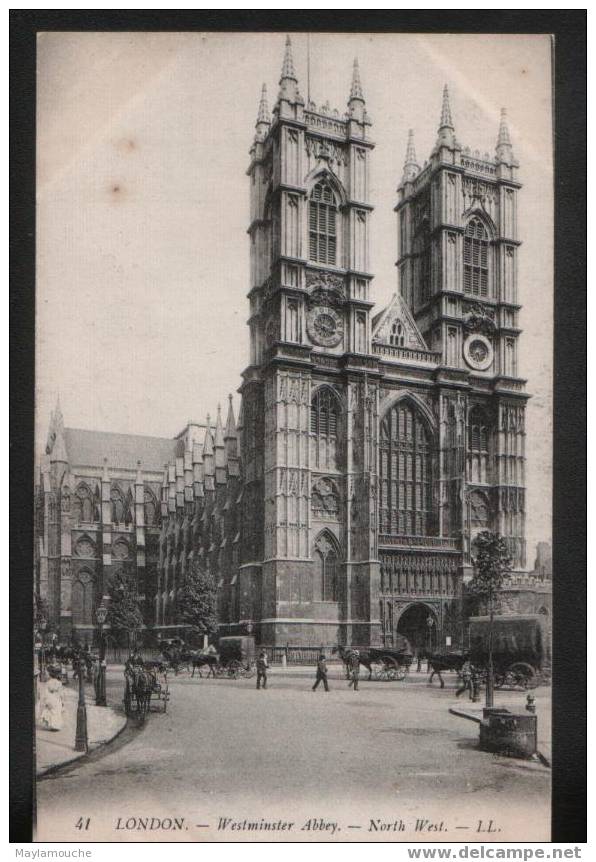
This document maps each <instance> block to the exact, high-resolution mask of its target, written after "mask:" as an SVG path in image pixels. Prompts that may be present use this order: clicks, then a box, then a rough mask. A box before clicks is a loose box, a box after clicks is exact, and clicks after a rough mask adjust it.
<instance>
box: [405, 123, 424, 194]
mask: <svg viewBox="0 0 596 862" xmlns="http://www.w3.org/2000/svg"><path fill="white" fill-rule="evenodd" d="M419 171H420V165H419V164H418V162H417V160H416V149H415V147H414V130H413V129H410V130H409V131H408V145H407V147H406V160H405V162H404V174H403V182H404V183H408V182H411V181H412V180H414V179H415V178H416V176H417V175H418V172H419Z"/></svg>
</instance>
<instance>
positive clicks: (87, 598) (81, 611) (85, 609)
mask: <svg viewBox="0 0 596 862" xmlns="http://www.w3.org/2000/svg"><path fill="white" fill-rule="evenodd" d="M93 599H94V590H93V577H92V575H91V573H90V572H87V571H82V572H80V573H79V576H78V578H77V579H76V580H75V581H74V582H73V585H72V604H71V608H72V623H73V625H75V626H77V625H78V626H89V625H93Z"/></svg>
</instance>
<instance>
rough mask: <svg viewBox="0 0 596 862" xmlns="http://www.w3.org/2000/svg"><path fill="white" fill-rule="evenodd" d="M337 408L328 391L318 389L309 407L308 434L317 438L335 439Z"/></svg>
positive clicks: (332, 396)
mask: <svg viewBox="0 0 596 862" xmlns="http://www.w3.org/2000/svg"><path fill="white" fill-rule="evenodd" d="M338 412H339V408H338V404H337V399H336V397H335V395H334V394H333V393H332V392H331V391H330V390H329V389H326V388H325V389H319V391H318V392H317V393H316V394H315V397H314V398H313V400H312V402H311V405H310V433H311V434H316V435H317V436H319V437H337V416H338Z"/></svg>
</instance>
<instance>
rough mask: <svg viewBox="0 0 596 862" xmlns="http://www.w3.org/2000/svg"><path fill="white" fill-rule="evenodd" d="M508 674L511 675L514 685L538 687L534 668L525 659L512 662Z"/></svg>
mask: <svg viewBox="0 0 596 862" xmlns="http://www.w3.org/2000/svg"><path fill="white" fill-rule="evenodd" d="M507 676H511V678H512V680H513V685H516V686H520V687H521V688H523V689H526V688H536V686H537V685H538V680H537V678H536V672H535V671H534V668H533V667H532V665H529V664H526V663H525V662H523V661H520V662H517V663H516V664H512V665H511V667H510V668H509V670H508V671H507Z"/></svg>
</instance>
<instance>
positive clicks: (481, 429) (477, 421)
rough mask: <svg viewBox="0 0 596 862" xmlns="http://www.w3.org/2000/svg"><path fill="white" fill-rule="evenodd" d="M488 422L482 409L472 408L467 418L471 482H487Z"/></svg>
mask: <svg viewBox="0 0 596 862" xmlns="http://www.w3.org/2000/svg"><path fill="white" fill-rule="evenodd" d="M489 443H490V438H489V421H488V417H487V415H486V413H485V411H484V410H483V409H482V407H478V406H477V407H473V408H472V409H471V410H470V413H469V416H468V458H469V471H468V472H469V478H470V481H471V482H480V483H484V482H488V481H489V479H488V468H489Z"/></svg>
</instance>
